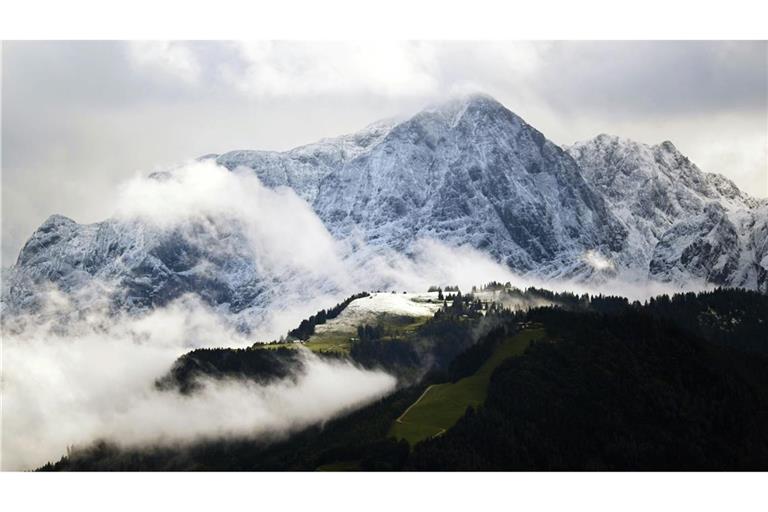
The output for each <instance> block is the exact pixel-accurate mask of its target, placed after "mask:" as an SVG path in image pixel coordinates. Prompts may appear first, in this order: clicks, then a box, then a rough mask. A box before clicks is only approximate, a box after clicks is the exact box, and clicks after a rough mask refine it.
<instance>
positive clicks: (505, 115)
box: [216, 95, 626, 277]
mask: <svg viewBox="0 0 768 512" xmlns="http://www.w3.org/2000/svg"><path fill="white" fill-rule="evenodd" d="M216 161H217V162H218V163H220V164H222V165H225V166H227V167H228V168H230V169H233V168H235V167H236V166H246V167H249V168H251V169H253V170H254V171H255V172H256V174H257V175H258V176H259V178H260V179H261V180H262V182H264V183H265V184H267V185H268V186H278V185H285V186H289V187H292V188H294V190H296V192H297V193H298V194H299V195H300V196H302V197H304V198H305V199H306V200H308V201H310V202H311V203H312V206H313V208H314V210H315V211H316V212H317V214H318V215H319V217H320V218H321V219H322V220H323V222H324V223H325V225H326V226H327V227H328V229H329V230H330V232H331V233H333V234H334V235H335V236H336V237H337V238H345V237H348V236H352V235H361V236H362V238H363V239H364V241H365V242H367V243H369V244H373V245H378V246H385V247H390V248H395V249H398V250H401V251H405V252H408V250H409V247H410V245H411V243H412V242H413V241H415V240H416V239H417V238H420V237H432V238H437V239H439V240H442V241H446V242H448V243H451V244H454V245H459V244H470V245H472V246H473V247H476V248H479V249H483V250H485V251H487V252H489V253H490V254H492V255H493V256H494V257H496V258H497V259H498V260H500V261H503V262H505V263H506V264H508V265H509V266H510V267H511V268H513V269H515V270H517V271H520V272H535V273H536V274H538V275H546V276H549V277H555V276H559V277H572V276H575V275H579V274H582V275H583V274H587V275H589V274H591V273H592V271H593V270H592V268H591V267H589V265H588V264H587V263H586V262H585V261H584V258H583V255H584V253H586V252H587V251H589V250H596V251H600V252H605V253H611V252H612V251H615V250H617V249H618V248H619V247H621V245H622V243H623V240H624V238H625V237H626V232H625V230H624V228H623V227H622V225H621V223H620V222H618V219H616V218H615V216H614V215H612V214H611V212H610V211H609V210H608V209H607V207H606V204H605V201H604V200H603V198H602V197H601V196H600V195H599V194H597V193H595V192H594V191H593V190H592V189H591V188H590V187H589V186H588V184H587V183H586V182H585V180H584V179H583V177H582V176H581V172H580V169H579V167H578V165H576V163H575V162H574V160H573V159H572V158H571V157H570V156H569V155H568V154H567V153H566V152H564V151H563V150H562V149H561V148H560V147H558V146H557V145H555V144H553V143H552V142H550V141H548V140H547V139H546V138H545V137H544V136H543V135H542V134H541V133H540V132H539V131H537V130H536V129H535V128H533V127H531V126H530V125H528V124H527V123H526V122H525V121H523V120H522V119H521V118H520V117H518V116H516V115H515V114H514V113H512V112H510V111H509V110H508V109H506V108H504V106H503V105H501V104H500V103H499V102H497V101H496V100H494V99H493V98H490V97H488V96H485V95H472V96H468V97H465V98H461V99H457V100H452V101H449V102H447V103H443V104H440V105H436V106H433V107H429V108H427V109H425V110H423V111H421V112H419V113H418V114H416V115H415V116H413V117H411V118H410V119H408V120H406V121H403V122H400V123H395V124H387V123H379V124H376V125H373V126H372V127H369V128H367V129H366V130H363V131H362V132H360V133H359V134H355V135H349V136H344V137H340V138H338V139H330V140H325V141H322V142H320V143H318V144H314V145H309V146H303V147H301V148H297V149H294V150H291V151H288V152H286V153H273V152H245V151H235V152H231V153H226V154H224V155H221V156H219V157H218V158H217V159H216Z"/></svg>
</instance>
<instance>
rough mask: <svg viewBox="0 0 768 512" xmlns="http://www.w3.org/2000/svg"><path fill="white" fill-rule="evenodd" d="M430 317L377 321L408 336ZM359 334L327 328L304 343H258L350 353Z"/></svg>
mask: <svg viewBox="0 0 768 512" xmlns="http://www.w3.org/2000/svg"><path fill="white" fill-rule="evenodd" d="M428 319H429V317H403V316H390V315H381V316H380V317H379V319H378V320H377V323H378V324H379V325H381V326H383V327H384V329H385V330H386V331H387V332H388V333H391V334H392V335H396V336H407V335H409V334H413V333H415V332H416V331H417V330H418V328H419V327H421V326H422V325H424V323H425V322H426V321H427V320H428ZM355 336H357V331H356V330H330V329H329V330H327V331H324V332H319V333H315V334H313V335H312V336H310V338H309V339H308V340H307V341H305V342H302V343H293V342H288V343H270V344H264V345H257V348H265V349H275V348H279V347H284V348H298V347H305V348H308V349H309V350H311V351H313V352H339V353H342V354H348V353H349V348H350V345H351V344H352V341H351V338H353V337H355ZM389 337H391V336H385V337H384V338H382V339H383V340H386V339H387V338H389Z"/></svg>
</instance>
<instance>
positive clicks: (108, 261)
mask: <svg viewBox="0 0 768 512" xmlns="http://www.w3.org/2000/svg"><path fill="white" fill-rule="evenodd" d="M202 159H203V160H214V161H215V162H216V163H217V164H219V165H221V166H224V167H226V168H227V169H230V170H235V169H238V168H246V169H251V170H252V171H253V172H254V173H255V174H256V175H257V176H258V177H259V179H260V181H261V182H262V183H263V184H264V185H266V186H267V187H270V188H278V187H289V188H291V189H293V190H294V191H295V192H296V194H297V195H298V196H299V197H301V198H302V199H303V200H305V201H306V202H307V203H309V204H310V205H311V206H312V208H313V210H314V211H315V213H316V214H317V216H318V217H319V218H320V220H321V221H322V222H323V224H324V225H325V227H326V228H327V229H328V231H329V232H330V233H331V234H332V235H333V236H334V237H335V238H336V239H339V240H346V241H351V242H352V243H353V246H355V245H356V246H358V247H360V246H365V247H368V248H371V249H372V250H373V251H374V252H375V251H376V250H380V249H382V250H383V249H394V250H396V251H399V252H402V253H404V254H409V253H410V251H411V250H412V245H413V243H414V242H415V241H416V240H418V239H420V238H424V237H430V238H436V239H438V240H441V241H442V242H445V243H447V244H449V245H465V244H466V245H470V246H472V247H474V248H477V249H480V250H482V251H485V252H487V253H489V254H490V255H492V256H493V257H494V258H496V259H497V260H499V261H501V262H503V263H505V264H506V265H508V266H509V267H510V268H511V269H513V270H515V271H516V272H519V273H521V274H525V275H528V276H535V277H537V278H543V279H556V278H566V279H576V280H583V281H594V280H605V279H609V278H611V277H613V276H615V275H617V274H621V275H625V276H631V277H632V278H633V279H637V280H641V281H644V280H647V279H651V280H657V281H662V282H671V283H673V284H688V283H690V282H692V281H698V282H700V283H702V284H716V285H725V286H739V287H747V288H752V289H757V290H760V291H763V292H768V220H767V219H768V215H767V214H768V201H764V200H763V201H758V200H756V199H754V198H751V197H749V196H748V195H746V194H744V193H743V192H741V191H739V189H738V188H737V187H736V186H735V185H734V184H733V183H731V182H730V181H728V180H727V179H725V178H724V177H722V176H718V175H714V174H707V173H704V172H702V171H700V170H699V169H698V168H697V167H696V166H695V165H694V164H693V163H691V162H690V161H689V160H688V159H687V158H686V157H685V156H683V155H682V154H680V152H679V151H678V150H677V149H676V148H675V147H674V146H673V145H672V144H671V143H669V142H664V143H662V144H659V145H657V146H646V145H643V144H639V143H636V142H632V141H628V140H625V139H620V138H618V137H610V136H607V135H601V136H598V137H597V138H595V139H593V140H591V141H587V142H582V143H578V144H575V145H573V146H571V147H567V148H565V149H563V148H560V147H559V146H557V145H556V144H554V143H552V142H551V141H549V140H547V139H546V138H545V137H544V135H542V134H541V132H539V131H538V130H536V129H535V128H533V127H532V126H530V125H529V124H527V123H526V122H525V121H524V120H522V119H521V118H520V117H518V116H517V115H515V114H514V113H513V112H511V111H510V110H508V109H507V108H505V107H504V106H503V105H501V104H500V103H499V102H497V101H496V100H494V99H493V98H491V97H489V96H486V95H470V96H466V97H463V98H460V99H454V100H451V101H448V102H445V103H441V104H438V105H435V106H431V107H428V108H426V109H424V110H422V111H421V112H419V113H417V114H416V115H414V116H412V117H410V118H408V119H406V120H403V121H384V122H379V123H375V124H373V125H370V126H369V127H367V128H365V129H364V130H362V131H360V132H358V133H355V134H351V135H344V136H341V137H338V138H333V139H325V140H322V141H320V142H318V143H316V144H310V145H306V146H302V147H299V148H295V149H293V150H290V151H286V152H274V151H232V152H229V153H225V154H222V155H206V156H205V157H202ZM172 175H173V172H171V173H170V174H169V173H156V174H154V175H152V178H153V179H159V180H162V179H168V177H169V176H170V177H172ZM263 256H264V255H263V254H262V253H259V252H258V251H256V252H254V249H253V248H252V247H250V246H249V245H248V244H247V243H246V241H245V240H244V238H243V233H242V229H241V226H240V224H239V223H238V219H230V218H222V219H210V218H205V219H196V220H194V221H190V222H189V223H188V224H187V225H182V226H175V227H174V228H172V229H168V228H160V227H157V226H154V225H150V224H147V223H142V222H141V221H138V220H132V221H126V220H124V219H123V220H119V219H109V220H106V221H104V222H100V223H96V224H91V225H80V224H77V223H75V222H74V221H72V220H71V219H67V218H66V217H62V216H58V215H55V216H52V217H51V218H49V219H48V220H47V221H46V222H45V223H44V224H43V225H42V226H41V227H40V228H38V230H37V231H36V232H35V233H34V234H33V235H32V237H31V238H30V240H29V241H28V242H27V244H26V245H25V246H24V248H23V249H22V251H21V253H20V255H19V258H18V260H17V262H16V264H15V265H14V266H13V267H12V268H11V269H10V271H9V272H8V273H7V276H5V279H4V285H3V303H4V307H9V305H10V306H14V307H15V306H20V307H22V308H23V307H26V306H27V305H31V304H34V303H35V301H36V292H35V287H36V285H39V284H41V283H54V284H55V285H56V286H58V287H59V288H61V289H63V290H64V291H67V292H70V293H73V292H78V291H83V290H88V286H87V284H88V283H90V282H97V281H98V282H108V283H110V286H112V287H114V288H113V290H112V294H111V299H110V300H111V304H112V306H115V307H121V308H122V307H126V308H129V309H132V308H148V307H152V306H155V305H161V304H164V303H166V302H168V301H169V300H172V299H173V298H175V297H178V296H180V295H182V294H184V293H189V292H192V293H196V294H198V295H199V296H200V297H201V298H202V299H203V300H204V301H206V302H208V303H209V304H211V305H213V306H220V307H224V308H226V309H228V310H229V311H233V312H238V311H243V310H245V309H248V308H252V307H257V306H259V305H261V304H264V303H265V301H266V300H267V299H266V297H269V296H270V294H272V295H274V294H275V293H277V292H276V290H277V289H278V287H280V286H282V285H284V283H285V278H286V275H275V274H274V273H272V274H270V273H265V272H264V269H263V265H262V264H261V263H260V259H261V258H262V257H263ZM595 261H597V264H596V263H595ZM293 270H295V272H294V273H301V269H290V268H289V269H288V270H287V271H286V272H293ZM310 278H313V276H307V279H310ZM314 279H316V280H317V279H318V277H317V276H314ZM318 283H319V281H318ZM281 293H283V292H282V291H281Z"/></svg>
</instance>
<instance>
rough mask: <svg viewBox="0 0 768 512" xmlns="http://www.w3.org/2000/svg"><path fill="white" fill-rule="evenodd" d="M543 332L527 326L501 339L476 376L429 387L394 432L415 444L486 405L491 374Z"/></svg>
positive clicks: (399, 437)
mask: <svg viewBox="0 0 768 512" xmlns="http://www.w3.org/2000/svg"><path fill="white" fill-rule="evenodd" d="M543 336H544V329H543V328H532V329H526V330H524V331H522V332H520V333H518V334H516V335H514V336H511V337H509V338H507V339H505V340H504V341H503V342H501V343H500V344H499V345H498V347H496V349H495V350H494V352H493V354H492V355H491V357H490V358H488V360H487V361H486V362H485V363H483V365H482V366H481V367H480V369H479V370H478V371H477V372H475V373H474V374H473V375H472V376H470V377H465V378H463V379H461V380H459V381H458V382H455V383H444V384H435V385H432V386H430V387H428V388H427V389H426V390H425V391H424V394H422V395H421V397H419V399H418V400H416V401H415V402H414V403H413V404H412V405H411V406H410V407H408V409H406V410H405V412H404V413H403V414H402V415H401V416H400V417H399V418H397V420H395V423H394V424H393V426H392V429H391V430H390V435H392V436H393V437H395V438H397V439H405V440H406V441H408V442H409V443H410V444H411V445H414V444H416V443H418V442H419V441H422V440H424V439H428V438H430V437H434V436H436V435H440V434H442V433H443V432H445V431H446V430H447V429H449V428H451V427H452V426H453V425H454V424H456V422H457V421H458V420H459V418H461V417H462V416H463V415H464V412H465V411H466V410H467V407H477V406H479V405H482V403H483V402H484V401H485V396H486V394H487V392H488V383H489V382H490V379H491V375H492V374H493V371H494V370H495V369H496V368H497V367H498V366H499V365H500V364H501V363H502V362H504V360H506V359H507V358H509V357H513V356H519V355H521V354H522V353H523V352H524V351H525V349H526V348H527V347H528V345H529V344H530V342H531V341H533V340H538V339H541V338H542V337H543Z"/></svg>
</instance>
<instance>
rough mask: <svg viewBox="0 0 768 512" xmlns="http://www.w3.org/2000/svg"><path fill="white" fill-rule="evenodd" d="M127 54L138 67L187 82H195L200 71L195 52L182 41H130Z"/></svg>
mask: <svg viewBox="0 0 768 512" xmlns="http://www.w3.org/2000/svg"><path fill="white" fill-rule="evenodd" d="M128 55H129V56H130V59H131V61H132V63H133V64H134V65H135V66H137V67H139V68H148V69H150V70H152V71H154V72H160V73H168V74H170V75H172V76H173V77H175V78H178V79H180V80H181V81H182V82H186V83H189V84H195V83H197V81H198V80H199V78H200V74H201V71H202V70H201V67H200V63H199V62H198V59H197V57H196V55H195V53H194V52H193V50H192V49H191V48H190V47H188V46H187V45H186V44H185V43H183V42H172V41H132V42H130V43H128Z"/></svg>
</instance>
